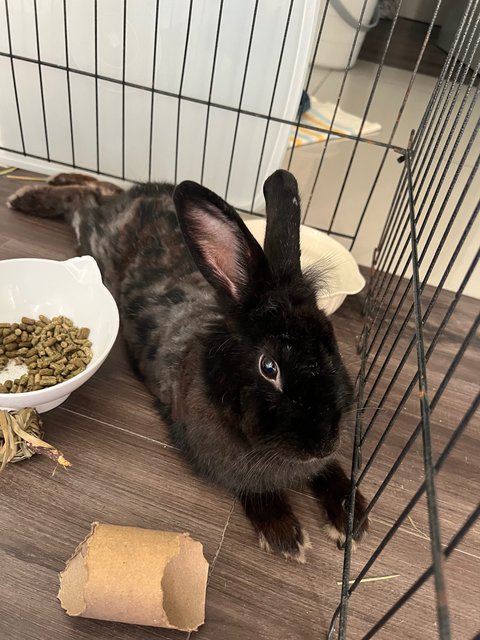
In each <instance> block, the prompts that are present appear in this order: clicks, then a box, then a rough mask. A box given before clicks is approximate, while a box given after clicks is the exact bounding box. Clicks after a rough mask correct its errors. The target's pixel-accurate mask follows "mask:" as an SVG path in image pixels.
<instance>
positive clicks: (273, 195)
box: [263, 169, 302, 280]
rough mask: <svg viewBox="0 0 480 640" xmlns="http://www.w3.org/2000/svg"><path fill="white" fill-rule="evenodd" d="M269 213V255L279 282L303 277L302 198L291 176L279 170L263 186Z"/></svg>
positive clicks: (267, 232) (269, 260)
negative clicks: (301, 247) (301, 253)
mask: <svg viewBox="0 0 480 640" xmlns="http://www.w3.org/2000/svg"><path fill="white" fill-rule="evenodd" d="M263 194H264V196H265V203H266V209H267V230H266V232H265V255H266V256H267V260H268V264H269V266H270V269H271V270H272V272H273V273H274V275H275V276H276V277H277V278H279V279H282V280H283V279H295V278H296V277H298V276H301V273H302V272H301V268H300V196H299V194H298V185H297V181H296V180H295V178H294V177H293V175H292V174H291V173H289V172H288V171H283V170H282V169H279V170H278V171H275V173H273V174H272V175H271V176H270V177H269V178H267V180H266V181H265V183H264V185H263Z"/></svg>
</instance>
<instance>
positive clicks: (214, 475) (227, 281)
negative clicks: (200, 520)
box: [9, 171, 368, 561]
mask: <svg viewBox="0 0 480 640" xmlns="http://www.w3.org/2000/svg"><path fill="white" fill-rule="evenodd" d="M264 194H265V201H266V208H267V229H266V236H265V249H264V250H262V248H261V247H260V245H259V244H258V243H257V241H256V240H255V239H254V238H253V236H252V235H251V233H250V232H249V231H248V229H247V227H246V226H245V223H244V222H243V221H242V219H241V218H240V216H239V215H238V213H237V212H236V211H235V209H233V208H232V207H231V206H230V205H228V204H227V203H226V202H225V201H224V200H222V199H221V198H220V197H219V196H217V195H216V194H214V193H212V192H211V191H209V190H208V189H206V188H205V187H203V186H200V185H199V184H196V183H194V182H182V183H181V184H180V185H179V186H178V187H177V188H176V189H174V187H173V186H172V185H168V184H145V185H140V186H134V187H132V188H131V189H130V190H128V191H123V190H121V189H120V188H119V187H116V186H114V185H112V184H110V183H107V182H99V181H97V180H95V179H93V178H90V177H88V176H83V175H79V174H60V175H59V176H56V177H55V178H53V179H52V180H51V181H50V184H49V185H48V186H45V187H27V188H23V189H21V190H20V191H18V192H17V193H16V194H15V195H14V196H12V197H11V198H10V200H9V205H10V206H11V207H13V208H15V209H18V210H20V211H24V212H26V213H30V214H34V215H41V216H47V217H48V216H52V217H53V216H57V215H65V216H66V217H67V219H68V220H69V222H70V224H71V225H72V226H73V228H74V230H75V233H76V236H77V241H78V245H79V249H80V251H81V252H82V253H87V254H91V255H93V256H94V257H95V258H96V259H97V261H98V263H99V265H100V267H101V269H102V271H103V275H104V279H105V282H106V284H107V286H109V287H110V289H111V290H112V292H113V293H114V295H115V296H116V298H117V301H118V304H119V307H120V313H121V318H122V325H123V333H124V336H125V340H126V342H127V345H128V349H129V351H130V354H131V356H132V358H133V360H134V362H135V364H136V367H137V368H138V370H139V372H140V373H141V374H142V375H143V377H144V379H145V382H146V384H147V385H148V387H149V388H150V390H151V391H152V393H153V394H154V395H155V396H157V397H158V398H159V399H160V401H161V402H162V403H163V404H164V405H166V406H167V407H168V408H169V410H170V413H171V417H172V418H173V420H172V425H171V432H172V439H173V441H174V443H175V445H176V446H178V447H179V448H180V449H181V450H182V451H183V452H184V454H185V455H186V457H187V458H188V460H189V461H190V463H191V465H192V466H193V468H194V469H195V470H196V471H197V472H198V473H199V474H201V475H202V476H203V477H205V478H207V479H209V480H211V481H213V482H215V483H217V484H219V485H222V486H223V487H225V488H226V489H228V490H229V491H231V492H232V493H233V494H234V495H235V496H236V497H237V498H238V500H239V501H240V502H241V503H242V505H243V507H244V509H245V512H246V514H247V516H248V517H249V519H250V520H251V522H252V524H253V526H254V527H255V529H256V531H257V532H258V534H259V538H260V545H261V546H262V548H264V549H266V550H268V551H273V552H276V553H280V554H283V555H284V556H287V557H292V558H295V559H296V560H299V561H304V559H305V548H306V547H307V546H308V545H309V543H308V538H307V535H306V533H305V532H304V531H303V530H302V528H301V526H300V523H299V521H298V519H297V518H296V516H295V515H294V513H293V511H292V509H291V507H290V505H289V503H288V500H287V497H286V495H285V490H286V489H288V488H293V487H299V486H304V485H307V484H309V485H310V486H311V487H312V489H313V491H314V493H315V495H316V496H317V498H318V500H319V501H320V503H321V504H322V505H323V507H324V509H325V512H326V516H327V518H328V520H329V521H330V523H331V527H330V531H329V533H330V535H332V537H334V538H335V539H337V541H343V540H344V537H345V530H346V521H347V512H346V509H345V504H346V500H347V499H348V495H349V492H350V481H349V479H348V478H347V476H346V475H345V473H344V472H343V470H342V468H341V467H340V465H339V464H338V462H336V461H335V458H334V453H335V450H336V448H337V446H338V442H339V431H340V428H341V423H342V414H344V412H345V411H346V410H347V409H349V407H350V405H351V402H352V384H351V382H350V379H349V376H348V374H347V372H346V369H345V366H344V364H343V362H342V358H341V356H340V353H339V350H338V347H337V343H336V340H335V336H334V333H333V329H332V325H331V323H330V321H329V320H328V319H327V317H326V316H325V314H324V313H323V312H322V311H320V310H319V309H318V307H317V304H316V297H315V282H314V278H312V277H309V276H308V274H306V275H305V274H302V271H301V268H300V244H299V232H300V201H299V194H298V188H297V183H296V181H295V178H294V177H293V176H292V175H291V174H290V173H288V172H286V171H276V172H275V173H274V174H273V175H272V176H270V177H269V178H268V179H267V181H266V182H265V185H264ZM364 509H365V500H364V498H363V496H362V495H361V494H360V493H359V492H358V491H357V494H356V504H355V518H356V521H358V520H359V519H360V518H361V517H362V515H363V513H364ZM367 528H368V520H366V521H365V522H364V524H363V526H362V528H361V530H360V531H359V533H358V536H357V538H360V537H361V535H362V534H363V532H364V531H365V530H366V529H367Z"/></svg>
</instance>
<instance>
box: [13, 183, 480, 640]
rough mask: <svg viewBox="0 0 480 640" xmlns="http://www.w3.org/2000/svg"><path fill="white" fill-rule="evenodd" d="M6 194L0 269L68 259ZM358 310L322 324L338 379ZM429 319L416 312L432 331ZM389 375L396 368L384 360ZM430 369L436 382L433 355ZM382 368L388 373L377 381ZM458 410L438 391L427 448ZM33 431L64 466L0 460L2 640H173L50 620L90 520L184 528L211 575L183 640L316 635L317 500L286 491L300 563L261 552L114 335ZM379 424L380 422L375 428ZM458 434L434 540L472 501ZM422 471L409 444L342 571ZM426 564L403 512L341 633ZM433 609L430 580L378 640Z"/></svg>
mask: <svg viewBox="0 0 480 640" xmlns="http://www.w3.org/2000/svg"><path fill="white" fill-rule="evenodd" d="M18 186H19V183H18V182H15V181H13V180H9V179H8V178H6V177H3V178H0V259H6V258H14V257H24V256H29V257H31V256H35V257H50V258H56V259H63V258H67V257H71V256H72V255H73V243H72V239H71V235H70V232H69V230H68V229H67V227H66V226H65V225H64V223H63V222H62V221H59V220H41V219H38V218H37V219H35V218H29V217H27V216H23V215H21V214H17V213H14V212H13V211H11V210H9V209H6V208H5V207H4V205H3V203H4V201H5V199H6V197H7V196H8V195H9V194H10V193H11V192H13V191H14V190H15V189H16V188H18ZM444 299H445V300H446V297H445V296H444V297H442V300H444ZM475 305H476V303H475V302H473V301H471V300H468V299H466V300H464V301H463V303H462V304H461V305H460V310H459V313H458V314H457V322H456V324H454V325H453V327H452V329H451V332H450V333H449V335H448V340H447V341H446V343H445V344H443V345H442V352H441V353H444V354H451V352H452V350H453V349H454V348H455V345H456V344H458V341H459V340H461V338H462V337H463V335H464V333H465V330H466V326H467V325H468V323H469V322H470V321H471V317H472V314H473V313H474V312H475V308H476V306H475ZM360 309H361V300H360V299H359V298H358V297H357V298H352V299H349V300H347V301H346V303H345V304H344V305H343V306H342V307H341V308H340V310H339V311H338V312H337V313H336V314H335V316H334V318H333V322H334V325H335V329H336V332H337V336H338V340H339V343H340V347H341V351H342V353H343V354H344V357H345V360H346V362H347V365H348V367H349V369H350V370H351V371H352V372H353V373H354V372H356V371H357V370H358V356H357V354H356V340H357V338H358V336H359V333H360V331H361V327H362V321H363V320H362V316H361V313H360ZM436 318H437V317H436V316H435V315H434V316H432V318H431V321H430V322H431V326H432V327H434V326H435V322H436ZM402 344H403V343H402ZM401 346H402V345H401ZM466 364H467V366H466V367H465V368H464V369H463V370H462V371H461V374H460V377H459V380H458V385H459V388H461V389H462V388H463V389H466V388H467V387H468V385H474V384H475V375H476V374H475V365H474V360H467V363H466ZM391 366H392V367H394V366H395V363H394V362H393V361H392V364H391ZM414 367H415V359H414V357H413V356H412V361H411V363H409V367H407V371H408V372H409V373H410V375H411V373H412V371H414ZM435 367H436V368H434V371H437V370H438V375H440V373H441V372H442V370H443V369H442V361H441V359H440V360H439V361H438V363H437V364H435ZM477 369H478V367H477ZM387 373H388V375H391V371H389V372H387ZM386 379H388V376H387V374H386V378H385V380H386ZM384 382H385V381H384ZM468 388H470V387H468ZM401 390H402V387H401V385H400V387H399V389H398V390H396V391H395V392H394V393H392V397H391V398H390V399H389V402H388V406H387V408H386V409H385V411H388V410H390V411H391V407H393V406H395V403H396V402H397V401H398V398H399V393H400V392H401ZM374 399H375V398H374ZM412 402H413V404H408V405H407V406H406V407H405V410H404V411H403V412H402V416H401V419H400V420H399V422H398V426H397V429H396V430H395V431H394V432H393V433H392V434H391V436H390V437H389V438H388V440H387V441H386V443H385V446H384V448H383V451H382V455H381V456H380V457H379V459H378V464H376V465H374V466H373V468H372V469H371V472H370V473H369V474H368V475H367V478H366V482H365V488H364V490H365V493H366V494H367V496H368V497H371V496H372V495H373V494H374V492H375V490H376V489H377V487H378V486H379V484H380V482H381V480H382V479H383V478H384V476H385V473H386V470H387V469H388V465H389V464H391V462H392V460H393V459H394V458H395V457H396V455H397V454H398V452H399V450H400V448H401V447H402V446H403V443H404V441H405V439H406V437H407V436H408V434H410V432H411V430H412V428H413V427H414V426H415V425H416V423H417V420H418V417H417V416H418V408H417V407H416V403H415V402H414V401H412ZM466 402H467V400H466V399H465V398H464V396H463V395H462V393H459V392H458V388H457V387H453V395H452V396H451V397H450V398H448V402H447V403H446V404H445V405H444V406H442V407H440V408H439V410H438V411H437V414H436V419H438V420H439V424H443V429H439V430H438V437H439V438H440V440H435V446H436V447H438V446H440V444H441V442H443V440H442V439H444V436H445V434H448V432H449V431H450V430H451V429H452V427H453V426H455V424H456V421H457V420H458V417H459V415H461V413H462V411H463V410H464V408H465V405H466ZM372 406H373V407H374V406H375V403H374V402H373V405H372ZM44 423H45V425H44V426H45V432H46V438H47V440H48V441H50V442H52V443H54V444H56V445H58V446H59V447H60V448H61V449H62V450H63V452H64V453H65V455H67V457H69V458H70V459H71V461H72V463H73V467H72V469H70V470H69V471H68V472H66V471H64V470H61V469H58V470H57V471H56V473H55V475H52V463H51V461H50V460H48V459H45V458H41V457H39V456H35V457H34V458H33V459H32V460H30V461H28V462H24V463H20V464H16V465H9V466H8V468H7V469H6V470H5V472H4V473H3V474H2V476H0V495H1V499H0V572H1V579H0V637H1V638H2V640H50V639H54V640H57V639H59V640H60V639H61V640H71V639H72V640H73V638H75V640H78V639H81V640H91V639H95V640H107V639H108V640H110V639H112V640H113V639H114V638H115V640H121V639H125V640H127V638H128V640H143V639H147V638H152V639H153V638H162V639H164V640H169V639H170V640H180V639H183V640H187V634H184V633H177V632H169V631H167V630H162V629H152V628H145V627H143V628H142V627H138V626H128V625H122V624H116V623H107V622H100V621H94V620H86V619H85V620H84V619H79V618H69V617H67V616H66V615H65V614H64V612H63V611H62V610H61V608H60V605H59V603H58V601H57V600H56V593H57V588H58V580H57V572H58V571H59V570H61V569H62V568H63V566H64V562H65V561H66V559H67V558H68V557H69V555H70V554H71V553H72V551H73V549H74V548H75V546H76V545H77V544H78V542H79V541H80V540H81V539H82V538H83V537H84V535H85V534H86V533H87V532H88V530H89V525H90V522H91V521H93V520H96V519H98V520H101V521H109V522H112V523H116V524H124V525H136V526H143V527H151V528H159V529H173V530H180V531H184V530H187V531H190V532H191V533H192V534H193V535H194V536H195V537H196V538H197V539H199V540H201V541H202V542H203V543H204V545H205V555H206V557H207V559H208V560H209V562H210V563H211V567H212V569H211V576H210V580H209V585H208V590H207V611H206V623H205V625H204V626H203V627H202V628H201V629H200V630H199V632H198V633H197V634H191V640H193V638H198V640H251V639H252V638H257V639H259V640H319V639H324V638H325V634H326V629H327V627H328V623H329V620H330V617H331V615H332V612H333V610H334V609H335V606H336V604H337V603H338V598H339V586H338V581H339V580H340V578H341V570H342V554H341V553H340V552H339V551H338V550H337V549H336V548H335V546H334V544H333V543H332V542H331V541H330V540H329V539H328V538H327V536H326V535H325V532H324V530H323V524H324V520H323V516H322V514H321V512H320V510H319V508H318V505H317V503H316V501H315V500H314V499H313V498H312V497H311V496H310V495H308V494H307V493H293V492H292V493H291V499H292V502H293V503H294V506H295V510H296V512H297V513H298V515H299V517H300V519H301V521H302V523H303V524H304V525H305V527H306V528H307V530H308V531H309V534H310V537H311V540H312V543H313V548H312V550H311V552H309V554H308V561H307V564H306V565H304V566H300V565H297V564H294V563H292V562H289V561H287V560H284V559H281V558H276V557H272V556H270V555H267V554H265V553H263V552H262V551H260V549H259V548H258V545H257V542H256V539H255V536H254V534H253V532H252V530H251V528H250V526H249V524H248V522H247V521H246V519H245V517H244V515H243V513H242V512H241V510H240V509H239V507H238V505H237V504H235V503H234V501H233V500H232V499H231V498H230V497H229V496H227V495H225V494H224V493H223V492H222V491H220V490H218V489H216V488H214V487H211V486H208V485H207V484H205V483H204V482H202V481H201V480H199V479H198V478H196V477H195V476H194V475H193V474H192V473H191V472H190V470H189V469H188V467H187V465H186V464H185V462H184V460H183V458H182V456H181V455H180V453H179V452H178V451H177V450H175V449H174V448H173V447H172V446H171V445H170V444H169V438H168V430H167V428H166V426H165V425H164V424H163V423H162V421H161V420H160V419H159V417H158V415H157V413H156V412H155V410H154V407H153V401H152V398H151V396H150V395H149V394H148V392H147V391H146V390H145V388H144V387H143V385H142V384H141V383H140V382H139V381H138V380H137V379H136V378H135V376H134V375H133V373H132V371H131V369H130V366H129V364H128V362H127V359H126V357H125V353H124V349H123V346H122V340H121V338H119V339H118V341H117V344H116V346H115V348H114V350H113V352H112V353H111V355H110V356H109V358H108V359H107V361H106V362H105V364H104V366H103V367H102V368H101V369H100V371H99V372H98V373H97V374H96V375H95V376H94V377H93V378H92V379H91V380H90V381H89V382H88V383H87V384H85V385H84V386H82V387H81V388H80V389H79V390H77V391H76V392H75V393H74V394H72V396H71V397H70V398H69V400H68V401H67V402H66V403H65V404H64V405H63V406H61V407H59V408H57V409H55V410H54V411H51V412H49V413H47V414H45V416H44ZM384 424H385V418H384V417H383V413H381V414H380V419H379V420H378V424H377V427H376V428H377V429H380V428H381V427H382V426H384ZM471 427H472V428H470V429H469V430H468V434H467V436H468V437H466V438H463V439H462V440H461V441H460V443H459V444H458V446H457V448H456V449H455V457H454V458H453V459H452V464H451V465H446V467H445V469H444V470H443V472H442V476H441V478H440V479H439V483H440V489H441V510H442V517H443V519H444V522H445V526H444V528H445V538H444V539H445V540H448V537H449V536H450V535H451V533H452V532H453V531H455V529H456V528H457V527H458V526H459V525H460V523H461V519H462V518H463V517H464V515H465V513H466V512H468V510H469V509H470V508H471V503H472V501H473V502H475V500H477V499H478V494H477V493H476V490H475V487H476V486H478V466H476V465H475V462H474V461H475V460H478V454H479V450H480V440H479V435H478V424H477V425H476V427H477V431H475V430H474V429H475V425H474V424H472V425H471ZM349 433H350V435H351V429H350V430H349ZM372 433H375V432H372ZM348 440H349V438H346V441H345V448H344V450H343V451H342V460H343V464H344V465H345V468H349V464H350V463H349V456H350V448H349V446H348ZM368 446H371V443H369V445H368ZM366 450H367V451H368V450H369V449H366ZM436 450H437V451H438V448H437V449H436ZM459 469H461V472H460V476H459ZM422 473H423V472H422V459H421V449H420V448H419V447H416V448H414V449H413V451H412V452H411V454H409V456H408V458H407V459H406V460H405V462H404V464H403V465H402V467H401V469H400V471H399V473H398V475H397V476H396V477H395V481H394V482H392V483H391V485H390V486H389V488H388V492H387V493H386V494H385V496H384V499H383V500H381V501H380V502H379V503H378V505H377V508H376V510H375V511H374V513H373V517H372V522H371V530H370V533H369V535H368V537H367V538H366V540H365V541H364V543H362V545H360V547H359V549H358V550H357V552H356V553H355V555H354V557H353V566H352V575H355V574H356V572H357V571H358V570H359V569H360V568H361V567H362V566H363V564H364V563H365V561H366V560H367V559H368V557H369V556H370V555H371V553H372V552H373V551H374V550H375V548H376V547H377V545H378V544H379V542H380V541H381V539H382V537H383V536H384V535H385V533H386V532H387V531H388V528H389V527H390V526H391V524H392V522H393V520H394V518H395V517H396V516H397V515H398V509H399V508H401V506H402V505H404V504H405V503H406V502H407V500H408V499H409V497H410V496H411V494H412V492H413V491H414V490H415V489H416V487H417V486H418V484H419V482H420V480H421V478H422ZM459 478H460V479H459ZM463 478H468V482H463ZM479 541H480V531H479V527H478V525H477V527H476V528H475V529H473V530H472V532H471V534H470V535H469V537H468V538H467V540H466V541H465V542H464V543H463V545H462V546H461V548H460V549H458V550H457V551H455V552H454V553H453V555H452V558H451V560H450V561H449V562H448V564H447V571H448V578H449V597H450V604H451V610H452V619H453V622H452V625H453V629H454V637H455V638H462V640H463V638H468V639H469V638H471V637H472V636H473V635H474V633H475V632H476V631H478V619H476V615H478V611H477V608H478V607H477V601H478V591H476V589H477V590H478V583H477V587H475V580H477V581H478V576H479V575H480V554H479ZM429 562H430V549H429V540H428V526H427V520H426V511H425V506H424V505H423V504H420V505H419V506H418V507H417V509H416V510H415V512H414V513H412V520H411V521H407V522H405V523H404V525H403V526H402V527H401V528H400V531H399V532H398V534H397V535H396V536H395V538H394V540H393V541H392V543H391V545H390V546H389V547H388V549H387V550H386V552H385V553H384V554H382V556H381V557H380V559H379V560H378V562H377V563H376V564H375V565H374V566H373V567H372V569H371V570H370V572H369V575H374V576H379V575H392V574H396V575H398V577H397V578H394V579H391V580H389V581H386V582H378V583H370V584H365V585H362V586H361V587H360V588H359V590H358V591H357V593H356V594H355V597H353V598H352V604H351V613H350V618H349V621H350V633H349V638H351V639H352V640H357V639H358V638H361V637H362V636H363V634H364V633H365V631H366V629H367V628H368V626H369V625H370V624H372V623H373V622H375V621H376V620H377V619H378V618H379V616H380V615H381V614H382V613H383V612H384V611H385V610H386V609H387V608H388V607H389V606H390V605H391V604H392V603H393V602H394V601H395V600H396V599H397V598H398V597H399V596H400V595H401V594H402V593H403V592H404V591H405V589H406V588H408V587H409V586H410V585H411V584H412V582H413V581H414V580H415V578H416V577H417V576H418V575H419V573H420V572H421V570H422V569H423V568H424V567H426V566H428V564H429ZM432 607H433V589H432V584H431V582H429V583H428V584H427V585H425V587H424V589H423V590H422V592H421V593H420V594H418V595H416V596H415V597H414V598H413V599H412V600H411V601H410V602H409V603H408V604H407V605H406V606H405V607H404V608H403V609H402V610H401V611H400V613H399V614H398V615H397V616H395V617H394V618H393V619H392V621H391V622H390V623H389V625H388V626H387V627H386V628H385V629H384V630H383V631H382V632H381V633H379V634H378V636H377V637H378V638H380V639H381V640H393V639H395V640H396V639H397V638H398V639H403V638H408V639H409V640H434V639H435V638H436V627H435V624H436V623H435V619H434V614H433V608H432Z"/></svg>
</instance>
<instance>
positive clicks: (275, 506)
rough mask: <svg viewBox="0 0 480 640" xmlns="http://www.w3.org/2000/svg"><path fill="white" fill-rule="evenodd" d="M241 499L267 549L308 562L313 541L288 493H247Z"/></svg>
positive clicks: (260, 540)
mask: <svg viewBox="0 0 480 640" xmlns="http://www.w3.org/2000/svg"><path fill="white" fill-rule="evenodd" d="M240 500H241V502H242V505H243V508H244V509H245V513H246V515H247V517H248V518H249V519H250V521H251V523H252V524H253V526H254V528H255V529H256V531H257V532H258V538H259V542H260V548H261V549H262V550H263V551H267V552H268V553H275V554H277V555H281V556H283V557H284V558H289V559H291V560H296V561H297V562H301V563H304V562H305V560H306V557H305V555H306V550H307V549H310V547H311V545H310V540H309V538H308V534H307V532H306V531H304V530H303V529H302V527H301V525H300V522H299V521H298V519H297V517H296V516H295V514H294V513H293V511H292V508H291V507H290V504H289V503H288V501H287V499H286V497H285V495H284V494H282V493H273V492H272V493H261V494H246V495H245V494H244V495H242V496H241V498H240Z"/></svg>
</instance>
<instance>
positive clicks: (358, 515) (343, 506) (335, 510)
mask: <svg viewBox="0 0 480 640" xmlns="http://www.w3.org/2000/svg"><path fill="white" fill-rule="evenodd" d="M366 506H367V501H366V500H365V498H364V496H363V495H362V493H361V492H360V491H358V490H357V492H356V494H355V509H354V514H353V541H352V548H353V549H354V550H355V547H356V543H357V542H359V541H360V540H361V539H362V538H363V536H364V535H365V533H366V532H367V531H368V524H369V523H368V517H366V518H365V509H366ZM348 511H349V507H348V498H343V499H342V500H338V502H337V503H336V504H333V503H332V504H331V505H330V508H329V509H328V511H327V517H328V519H329V521H330V522H329V523H328V524H327V525H326V530H327V534H328V536H329V538H331V539H332V540H334V541H335V542H336V543H337V547H338V548H339V549H341V548H342V546H343V545H344V544H345V540H346V535H347V530H348ZM360 523H361V524H360ZM359 524H360V526H359Z"/></svg>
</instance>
